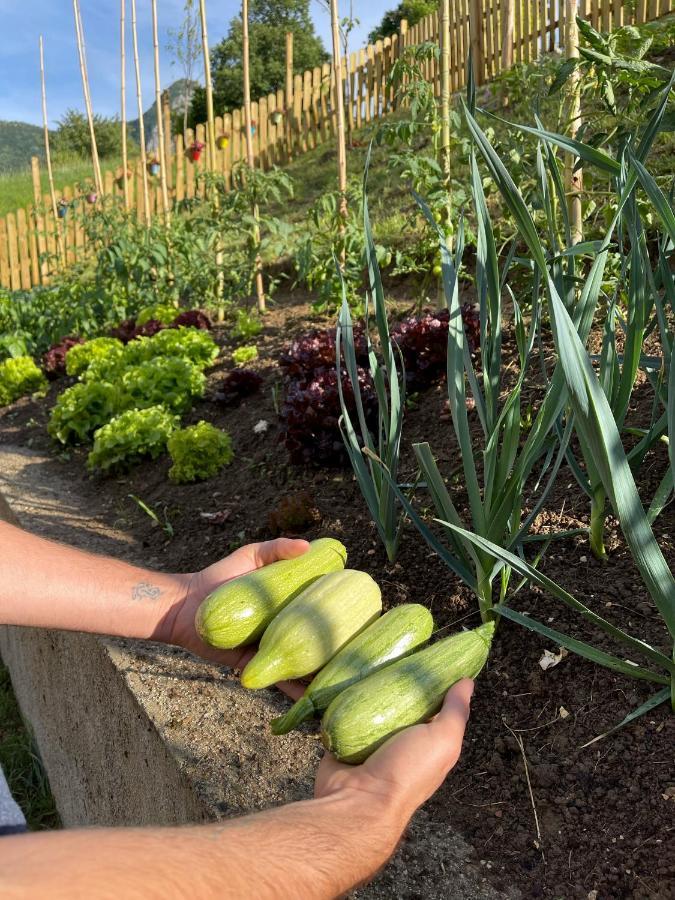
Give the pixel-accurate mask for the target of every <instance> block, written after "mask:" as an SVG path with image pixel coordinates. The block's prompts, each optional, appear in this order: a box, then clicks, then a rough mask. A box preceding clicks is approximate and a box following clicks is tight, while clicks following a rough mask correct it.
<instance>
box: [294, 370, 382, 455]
mask: <svg viewBox="0 0 675 900" xmlns="http://www.w3.org/2000/svg"><path fill="white" fill-rule="evenodd" d="M337 377H338V376H337V372H336V370H335V367H334V366H333V367H332V368H319V369H317V370H316V371H315V372H313V373H312V374H311V375H310V376H308V377H307V378H301V379H298V380H294V381H292V382H291V383H290V386H289V388H288V393H287V394H286V399H285V401H284V404H283V407H282V409H281V414H280V418H281V440H283V442H284V444H285V446H286V449H287V450H288V452H289V455H290V459H291V462H292V463H294V464H296V465H306V464H307V463H316V464H318V465H323V466H336V465H344V464H345V463H346V462H347V453H346V451H345V446H344V443H343V441H342V436H341V434H340V428H339V425H338V422H339V419H340V415H341V409H340V396H339V392H338V381H337ZM358 378H359V387H360V389H361V400H362V403H363V408H364V412H365V415H366V420H367V421H368V422H369V423H370V424H372V423H373V420H374V417H375V416H376V415H377V399H376V395H375V390H374V387H373V383H372V379H371V377H370V375H369V373H368V372H367V371H366V370H365V369H362V368H360V367H359V369H358ZM342 390H343V392H344V397H345V402H346V404H347V408H348V409H349V411H350V414H351V415H352V416H354V417H355V416H356V404H355V403H354V392H353V390H352V385H351V382H350V380H349V377H348V375H347V373H346V372H344V371H343V372H342Z"/></svg>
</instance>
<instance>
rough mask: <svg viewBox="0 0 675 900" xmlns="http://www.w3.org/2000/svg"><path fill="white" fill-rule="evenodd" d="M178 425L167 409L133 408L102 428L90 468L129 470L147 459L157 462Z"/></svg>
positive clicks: (95, 444) (89, 457)
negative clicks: (134, 464)
mask: <svg viewBox="0 0 675 900" xmlns="http://www.w3.org/2000/svg"><path fill="white" fill-rule="evenodd" d="M178 422H179V419H178V416H174V415H172V414H171V413H170V412H169V411H168V410H167V409H165V408H164V407H163V406H150V407H148V408H147V409H129V410H127V411H126V412H123V413H121V414H120V415H118V416H115V418H114V419H111V420H110V422H108V423H107V424H106V425H104V426H103V427H102V428H99V429H98V431H97V432H96V434H95V436H94V447H93V449H92V451H91V453H90V454H89V456H88V458H87V467H88V468H89V469H91V470H94V469H99V470H101V471H104V472H107V471H110V470H116V469H122V468H128V467H129V466H131V465H132V464H133V463H136V462H138V461H140V460H141V459H143V458H144V457H148V456H149V457H151V458H152V459H156V458H157V457H158V456H159V455H160V453H162V451H163V450H164V448H165V447H166V442H167V440H168V439H169V436H170V435H171V433H172V432H173V431H175V429H176V428H177V427H178Z"/></svg>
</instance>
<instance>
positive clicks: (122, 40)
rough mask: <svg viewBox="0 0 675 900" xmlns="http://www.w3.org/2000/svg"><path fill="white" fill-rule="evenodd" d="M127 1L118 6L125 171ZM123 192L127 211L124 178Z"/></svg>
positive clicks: (126, 192)
mask: <svg viewBox="0 0 675 900" xmlns="http://www.w3.org/2000/svg"><path fill="white" fill-rule="evenodd" d="M126 5H127V0H121V4H120V125H121V128H122V168H123V169H124V171H125V172H126V171H127V167H128V154H127V65H126V63H127V60H126V42H125V33H124V30H125V24H126V23H125V20H126ZM122 190H123V192H124V208H125V209H126V210H128V209H129V182H128V180H127V179H126V178H125V179H124V180H123V184H122ZM89 202H90V203H96V200H95V199H94V200H90V201H89Z"/></svg>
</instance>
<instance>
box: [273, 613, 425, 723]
mask: <svg viewBox="0 0 675 900" xmlns="http://www.w3.org/2000/svg"><path fill="white" fill-rule="evenodd" d="M433 630H434V620H433V617H432V615H431V613H430V612H429V610H428V609H427V608H426V607H425V606H422V605H421V604H420V603H404V604H403V605H402V606H397V607H396V608H395V609H390V610H389V612H388V613H385V614H384V615H383V616H382V618H381V619H378V620H377V621H376V622H373V624H372V625H369V626H368V628H366V630H365V631H362V632H361V634H358V635H357V636H356V637H355V638H353V640H351V641H350V642H349V643H348V644H347V646H346V647H343V648H342V650H340V652H339V653H338V654H336V655H335V656H334V657H333V658H332V659H331V661H330V662H329V663H328V664H327V665H326V666H325V667H324V668H323V669H322V670H321V671H320V672H319V674H318V675H317V676H316V678H314V679H313V681H312V683H311V684H310V685H309V687H308V688H307V690H306V691H305V693H304V694H303V696H302V697H301V698H300V699H299V700H298V701H297V703H294V704H293V706H292V707H291V708H290V709H289V711H288V712H287V713H286V714H285V715H284V716H279V718H277V719H273V720H272V732H273V733H274V734H288V732H289V731H292V730H293V729H294V728H297V727H298V725H299V724H300V723H301V722H304V721H305V719H309V718H310V717H311V716H313V715H315V713H317V712H321V711H322V710H324V709H326V707H327V706H328V704H329V703H330V702H331V701H332V700H333V699H334V698H335V697H337V695H338V694H339V693H341V692H342V691H344V690H345V688H348V687H349V685H350V684H354V683H355V682H356V681H361V680H362V679H363V678H365V677H366V676H367V675H371V674H372V673H373V672H376V671H377V670H378V669H381V668H382V667H383V666H386V665H389V664H390V663H392V662H394V661H395V660H397V659H400V658H401V657H402V656H407V655H408V654H410V653H412V652H413V651H414V650H416V649H417V648H419V647H420V646H421V645H422V644H425V643H426V642H427V641H428V640H429V638H430V637H431V632H432V631H433Z"/></svg>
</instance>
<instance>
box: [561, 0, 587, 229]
mask: <svg viewBox="0 0 675 900" xmlns="http://www.w3.org/2000/svg"><path fill="white" fill-rule="evenodd" d="M576 15H577V0H565V20H566V22H565V25H566V28H565V50H566V53H567V58H568V59H572V58H578V56H579V28H578V26H577V19H576ZM569 86H570V101H569V115H568V121H569V123H570V137H572V138H573V137H575V135H576V133H577V132H578V130H579V126H580V125H581V91H580V88H581V84H580V78H579V72H578V71H574V72H573V73H572V75H571V76H570V80H569ZM573 168H574V157H573V156H572V154H570V153H566V154H565V191H566V193H567V208H568V211H569V218H570V227H571V232H572V243H574V244H578V243H579V242H580V241H582V240H583V225H582V211H581V191H582V190H583V171H582V169H581V168H579V169H577V170H576V172H575V171H573Z"/></svg>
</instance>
